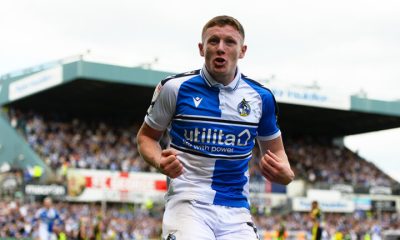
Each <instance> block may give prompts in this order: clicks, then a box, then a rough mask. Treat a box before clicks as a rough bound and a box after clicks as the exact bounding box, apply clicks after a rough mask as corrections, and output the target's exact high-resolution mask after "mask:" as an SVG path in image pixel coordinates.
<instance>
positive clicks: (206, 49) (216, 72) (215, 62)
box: [199, 25, 247, 85]
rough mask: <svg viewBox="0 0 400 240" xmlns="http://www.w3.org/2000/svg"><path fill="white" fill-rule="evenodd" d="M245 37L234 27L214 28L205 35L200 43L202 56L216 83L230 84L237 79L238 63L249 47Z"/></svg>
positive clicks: (209, 29)
mask: <svg viewBox="0 0 400 240" xmlns="http://www.w3.org/2000/svg"><path fill="white" fill-rule="evenodd" d="M243 41H244V39H243V37H242V36H241V35H240V33H239V32H238V31H237V30H236V29H235V28H234V27H232V26H230V25H225V26H223V27H219V26H214V27H211V28H208V29H207V30H206V31H205V33H204V35H203V43H199V50H200V55H201V56H202V57H204V58H205V64H206V67H207V70H208V71H209V72H210V74H211V76H213V77H214V78H215V80H216V81H218V82H220V83H223V84H225V85H226V84H229V83H230V82H231V81H232V80H233V79H234V77H235V72H236V67H237V62H238V60H239V59H241V58H243V57H244V55H245V53H246V49H247V46H246V45H243Z"/></svg>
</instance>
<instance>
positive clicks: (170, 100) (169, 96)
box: [144, 81, 179, 131]
mask: <svg viewBox="0 0 400 240" xmlns="http://www.w3.org/2000/svg"><path fill="white" fill-rule="evenodd" d="M173 82H174V81H167V82H165V83H164V84H162V82H160V83H159V84H158V85H157V87H156V89H155V90H154V94H153V98H152V100H151V104H150V107H149V108H148V110H147V114H146V117H145V118H144V121H145V122H146V123H147V125H149V126H150V127H151V128H154V129H156V130H159V131H164V130H165V129H166V128H167V127H168V126H169V124H170V122H171V120H172V117H173V115H174V113H175V107H176V97H177V94H178V87H179V86H177V85H175V84H174V83H173Z"/></svg>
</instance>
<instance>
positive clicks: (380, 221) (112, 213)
mask: <svg viewBox="0 0 400 240" xmlns="http://www.w3.org/2000/svg"><path fill="white" fill-rule="evenodd" d="M41 207H42V203H40V202H39V201H33V202H23V201H16V200H13V201H6V200H2V201H0V228H1V229H2V231H0V237H15V238H33V239H35V236H37V224H35V223H34V222H35V221H34V220H33V219H34V217H35V212H36V211H37V210H38V209H40V208H41ZM54 207H55V208H56V209H57V210H58V212H59V213H60V216H61V219H62V223H61V224H57V225H56V226H55V230H54V232H55V233H56V234H60V233H63V234H65V236H66V237H67V239H95V238H94V235H95V233H96V231H97V232H100V234H99V235H100V236H101V239H110V240H111V239H113V240H114V239H121V240H122V239H159V236H160V234H161V218H162V212H163V209H162V208H163V206H162V205H157V204H154V205H151V207H148V206H147V205H146V204H143V205H138V204H137V205H133V204H122V203H120V204H112V205H110V204H109V205H108V206H106V207H105V208H104V207H103V208H102V205H101V204H96V203H92V204H87V203H85V204H84V203H66V202H58V203H55V204H54ZM253 216H254V221H255V223H256V226H257V228H258V232H259V234H260V235H261V236H264V235H265V234H266V233H267V232H271V231H276V230H278V229H280V228H281V227H282V226H284V228H285V231H288V232H297V231H302V232H305V233H307V234H309V231H310V229H311V225H312V222H311V221H310V218H309V215H308V213H300V212H290V213H287V214H285V215H281V214H273V215H266V214H254V213H253ZM323 229H324V236H325V237H324V239H332V237H333V236H334V235H335V234H337V233H338V232H340V233H341V234H343V235H349V236H350V238H349V239H364V237H363V236H365V235H366V234H370V235H373V234H376V235H378V236H381V235H382V231H384V230H388V229H400V214H399V213H389V212H386V213H385V212H384V213H381V215H379V216H378V215H376V214H373V213H370V212H355V213H352V214H340V213H324V216H323Z"/></svg>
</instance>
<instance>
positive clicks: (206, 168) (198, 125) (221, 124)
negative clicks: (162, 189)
mask: <svg viewBox="0 0 400 240" xmlns="http://www.w3.org/2000/svg"><path fill="white" fill-rule="evenodd" d="M244 37H245V34H244V30H243V27H242V25H241V24H240V23H239V22H238V21H237V20H236V19H235V18H232V17H229V16H217V17H215V18H213V19H211V20H209V21H208V22H207V23H206V25H205V26H204V27H203V31H202V42H201V43H199V45H198V46H199V51H200V55H201V56H202V57H204V59H205V61H204V62H205V63H204V66H203V68H202V69H201V70H196V71H191V72H187V73H183V74H178V75H175V76H172V77H169V78H167V79H165V80H163V81H161V82H160V84H159V85H158V86H157V87H156V90H155V93H154V96H153V99H152V103H151V105H150V107H149V110H148V112H147V115H146V117H145V121H144V123H143V125H142V127H141V129H140V131H139V133H138V138H137V139H138V149H139V152H140V153H141V155H142V157H143V159H144V160H145V161H147V162H148V163H150V164H151V165H153V166H154V167H156V168H157V169H158V170H159V171H160V172H162V173H163V174H165V175H167V176H168V177H169V180H170V182H169V190H168V193H167V195H166V200H167V204H166V210H165V213H164V219H163V239H176V240H181V239H193V240H200V239H204V240H206V239H207V240H211V239H215V240H225V239H229V240H231V239H235V240H240V239H243V240H251V239H258V236H257V232H256V228H255V227H254V224H253V223H252V220H251V215H250V212H249V173H248V162H249V160H250V159H251V157H252V155H251V153H252V149H253V147H254V143H255V138H256V137H257V139H258V141H259V144H260V146H261V150H262V152H263V157H262V159H261V163H260V169H261V171H262V174H263V175H264V176H265V177H266V178H267V179H269V180H271V181H275V182H278V183H281V184H288V183H290V182H291V181H292V180H293V178H294V174H293V172H292V170H291V168H290V165H289V161H288V159H287V156H286V153H285V150H284V147H283V143H282V138H281V132H280V130H279V128H278V126H277V123H276V118H277V116H276V113H277V109H276V103H275V99H274V97H273V95H272V93H271V92H270V91H269V90H268V89H266V88H264V87H262V86H261V85H260V84H259V83H257V82H255V81H253V80H250V79H249V78H247V77H245V76H244V75H242V74H241V73H240V71H239V69H238V67H237V63H238V60H239V59H241V58H243V57H244V56H245V53H246V50H247V46H246V45H244ZM167 128H168V130H169V136H170V138H171V143H170V148H168V149H165V150H162V149H161V147H160V144H159V140H160V138H161V136H162V135H163V132H164V131H165V130H166V129H167Z"/></svg>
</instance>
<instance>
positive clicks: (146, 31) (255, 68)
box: [0, 0, 400, 181]
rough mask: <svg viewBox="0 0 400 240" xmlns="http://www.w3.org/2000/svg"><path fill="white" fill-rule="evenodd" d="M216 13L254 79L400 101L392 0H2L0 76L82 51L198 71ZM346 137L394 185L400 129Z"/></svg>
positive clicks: (399, 11)
mask: <svg viewBox="0 0 400 240" xmlns="http://www.w3.org/2000/svg"><path fill="white" fill-rule="evenodd" d="M222 14H224V15H231V16H234V17H235V18H237V19H238V20H239V21H240V22H241V23H242V24H243V26H244V28H245V31H246V40H245V42H246V44H247V45H248V50H247V53H246V56H245V58H244V59H243V60H241V61H240V62H239V66H240V69H241V71H242V72H243V73H245V74H246V75H248V76H250V77H252V78H254V79H268V78H270V77H271V76H274V78H275V79H277V81H284V82H292V83H296V84H302V85H303V84H304V85H310V84H312V83H314V82H317V83H318V85H320V86H322V87H323V88H327V89H332V91H333V92H335V91H336V92H338V94H348V95H351V94H355V93H358V92H360V91H363V92H366V93H367V96H368V98H372V99H381V100H388V101H393V100H399V99H400V93H399V89H400V44H399V43H400V1H398V0H336V1H321V0H303V1H293V0H292V1H289V0H281V1H270V0H263V1H255V0H250V1H237V0H219V1H215V0H203V1H199V2H194V1H181V0H179V1H178V0H169V1H164V0H146V1H143V0H142V1H136V0H112V1H111V0H79V1H78V0H68V1H67V0H57V1H54V0H34V1H32V0H1V1H0V34H1V38H0V75H2V74H6V73H9V72H11V71H15V70H20V69H23V68H27V67H30V66H35V65H38V64H41V63H47V62H51V61H54V60H59V59H63V58H67V57H70V56H76V55H80V54H86V55H87V56H88V57H91V58H93V59H102V61H105V62H110V63H116V64H121V65H126V66H140V65H148V64H151V67H152V68H153V69H155V70H164V71H170V72H184V71H188V70H193V69H198V68H199V67H201V66H202V63H203V59H202V58H201V57H200V55H199V53H198V49H197V44H198V42H199V41H200V33H201V28H202V27H203V25H204V23H205V22H206V21H207V20H209V19H210V18H212V17H214V16H216V15H222ZM345 143H346V145H347V146H349V147H350V148H351V149H353V150H357V151H358V153H359V154H360V155H361V156H363V157H365V158H366V159H367V160H369V161H372V162H374V163H375V164H376V165H377V166H378V167H380V168H381V169H383V170H384V171H385V172H387V173H388V174H390V175H391V176H393V177H394V178H396V179H397V180H399V181H400V157H399V156H400V146H399V145H400V129H395V130H389V131H382V132H378V133H368V134H363V135H358V136H351V137H346V138H345Z"/></svg>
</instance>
